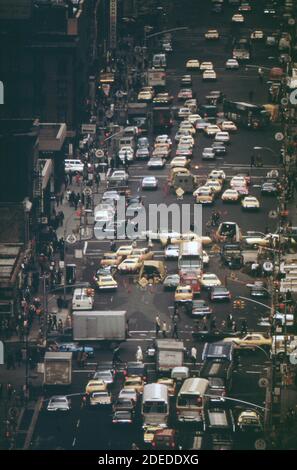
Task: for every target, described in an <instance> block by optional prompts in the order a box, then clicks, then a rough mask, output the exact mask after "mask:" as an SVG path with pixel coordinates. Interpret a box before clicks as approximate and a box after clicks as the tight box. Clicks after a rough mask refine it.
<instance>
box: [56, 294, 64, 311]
mask: <svg viewBox="0 0 297 470" xmlns="http://www.w3.org/2000/svg"><path fill="white" fill-rule="evenodd" d="M57 307H58V310H59V311H61V310H62V308H63V299H62V297H61V295H59V297H57Z"/></svg>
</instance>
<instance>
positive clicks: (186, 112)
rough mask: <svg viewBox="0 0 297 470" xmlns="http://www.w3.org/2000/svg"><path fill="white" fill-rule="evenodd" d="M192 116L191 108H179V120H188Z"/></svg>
mask: <svg viewBox="0 0 297 470" xmlns="http://www.w3.org/2000/svg"><path fill="white" fill-rule="evenodd" d="M190 114H191V110H190V109H189V108H179V110H178V111H177V116H178V117H179V118H187V117H188V116H190Z"/></svg>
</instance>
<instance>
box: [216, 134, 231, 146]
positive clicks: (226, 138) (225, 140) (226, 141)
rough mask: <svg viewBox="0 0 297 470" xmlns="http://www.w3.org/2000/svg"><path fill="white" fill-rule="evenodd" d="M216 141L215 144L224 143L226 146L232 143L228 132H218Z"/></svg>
mask: <svg viewBox="0 0 297 470" xmlns="http://www.w3.org/2000/svg"><path fill="white" fill-rule="evenodd" d="M214 140H215V142H223V143H224V144H229V142H230V135H229V132H226V131H220V132H217V133H216V135H215V139H214Z"/></svg>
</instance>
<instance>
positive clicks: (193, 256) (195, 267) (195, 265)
mask: <svg viewBox="0 0 297 470" xmlns="http://www.w3.org/2000/svg"><path fill="white" fill-rule="evenodd" d="M202 268H203V249H202V242H201V241H200V240H195V241H183V242H181V244H180V248H179V258H178V269H179V272H180V274H182V273H183V272H185V271H191V272H195V273H196V274H197V275H198V276H200V275H201V274H202Z"/></svg>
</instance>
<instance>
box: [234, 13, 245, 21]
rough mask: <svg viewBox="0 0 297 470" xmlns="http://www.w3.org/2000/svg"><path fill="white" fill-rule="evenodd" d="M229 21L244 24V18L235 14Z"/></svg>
mask: <svg viewBox="0 0 297 470" xmlns="http://www.w3.org/2000/svg"><path fill="white" fill-rule="evenodd" d="M231 21H232V22H233V23H244V16H243V15H241V14H240V13H235V14H234V15H233V16H232V19H231Z"/></svg>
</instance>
